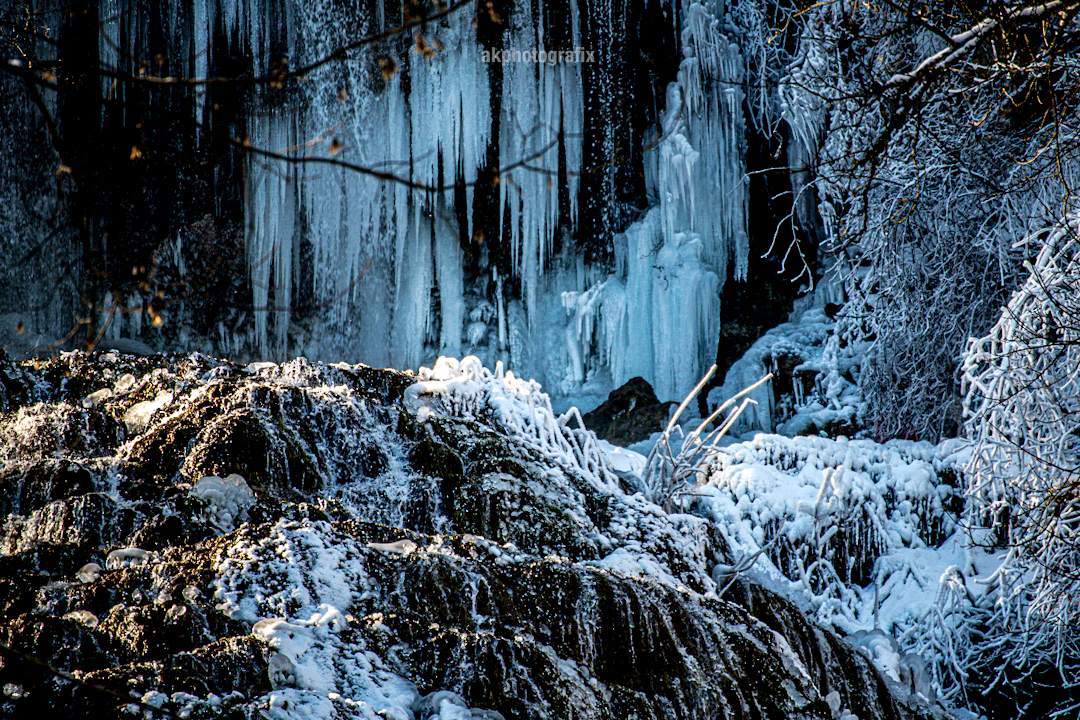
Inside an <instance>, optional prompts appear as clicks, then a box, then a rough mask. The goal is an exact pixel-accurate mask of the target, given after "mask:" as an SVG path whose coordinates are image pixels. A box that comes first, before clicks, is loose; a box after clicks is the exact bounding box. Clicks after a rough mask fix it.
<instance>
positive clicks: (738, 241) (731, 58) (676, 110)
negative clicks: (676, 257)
mask: <svg viewBox="0 0 1080 720" xmlns="http://www.w3.org/2000/svg"><path fill="white" fill-rule="evenodd" d="M685 22H686V25H685V28H684V30H683V34H682V43H683V53H684V54H685V56H686V57H685V59H684V60H683V61H682V65H681V66H680V68H679V78H678V82H677V83H675V84H674V86H673V87H669V89H668V98H667V109H666V111H665V115H664V119H663V133H664V134H663V140H662V141H661V145H660V153H659V155H660V157H659V182H660V187H659V195H660V207H661V209H662V212H663V226H662V227H663V232H664V241H665V243H671V242H673V240H674V237H675V235H676V234H677V233H696V234H697V235H698V236H699V237H700V238H701V242H702V259H703V260H704V261H705V262H706V263H707V264H708V265H710V266H711V267H713V268H714V269H715V270H716V274H717V276H718V277H719V278H720V281H721V284H722V283H723V281H724V280H726V279H727V277H728V276H729V274H730V275H731V276H733V277H734V278H735V279H737V280H742V279H745V277H746V267H747V255H748V253H749V238H748V236H747V233H746V214H747V202H748V194H747V185H746V161H745V154H746V152H745V151H746V139H745V132H746V128H745V120H744V118H743V108H742V105H743V91H742V88H741V85H742V80H743V60H742V56H741V53H740V51H739V46H738V45H736V44H735V43H734V41H732V40H730V39H729V38H728V37H727V36H726V35H725V34H723V33H722V32H720V29H719V26H720V22H719V20H717V18H716V17H715V16H714V15H713V14H712V13H711V12H710V11H709V10H707V9H706V8H705V6H703V5H701V4H700V3H693V4H691V5H690V7H689V8H688V9H687V11H686V17H685ZM731 262H733V263H734V264H733V266H732V267H731V269H730V273H729V264H730V263H731Z"/></svg>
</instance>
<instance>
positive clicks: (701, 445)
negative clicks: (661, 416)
mask: <svg viewBox="0 0 1080 720" xmlns="http://www.w3.org/2000/svg"><path fill="white" fill-rule="evenodd" d="M715 372H716V365H713V366H712V367H710V368H709V370H708V372H706V373H705V375H704V376H702V378H701V380H699V381H698V384H697V385H695V386H694V389H693V390H691V391H690V393H689V394H688V395H687V396H686V397H685V398H684V399H683V401H682V404H680V405H679V407H678V408H677V409H676V410H675V413H674V414H673V415H672V416H671V419H670V420H669V421H668V424H667V427H666V428H664V432H663V433H662V434H661V435H660V439H659V440H658V441H657V443H656V445H654V446H653V449H652V451H651V452H650V453H649V457H648V458H647V459H646V462H645V472H644V473H643V482H644V486H645V496H646V498H647V499H649V500H650V501H652V502H654V503H656V504H657V505H660V506H662V507H663V508H664V509H665V510H667V511H668V512H670V511H671V501H672V500H673V499H674V497H675V495H676V494H678V492H679V491H680V490H681V489H682V487H683V485H684V484H685V483H686V482H687V481H688V480H690V478H692V477H694V476H696V475H698V474H702V475H706V474H707V473H706V471H705V470H703V469H702V468H701V467H700V465H701V460H702V459H703V458H704V457H705V456H706V455H707V454H708V453H710V452H712V451H714V450H715V449H716V444H717V443H718V442H720V439H721V438H723V437H724V436H725V435H726V434H727V432H728V430H730V429H731V427H732V425H734V424H735V421H736V420H738V419H739V416H740V415H742V413H743V411H744V410H746V406H747V405H751V404H753V405H756V404H757V402H756V401H754V400H752V399H751V398H749V397H745V396H746V395H749V394H750V393H751V392H753V391H754V390H757V389H758V388H759V387H761V386H762V385H764V384H765V383H766V382H768V381H769V380H771V379H772V373H769V374H768V375H766V376H765V377H763V378H761V379H760V380H758V381H757V382H756V383H754V384H753V385H751V386H749V387H747V388H744V389H743V390H741V391H740V392H738V393H737V394H735V395H734V396H733V397H731V398H729V399H728V400H726V401H725V402H724V403H722V404H721V405H720V406H719V407H717V408H716V409H715V410H713V411H712V413H711V414H710V415H709V416H708V417H707V418H705V419H704V420H702V421H701V423H700V424H699V425H698V426H697V427H696V428H694V431H693V432H691V433H690V434H689V435H686V436H685V437H683V441H682V444H681V445H680V446H679V452H678V454H676V453H675V452H674V451H672V449H671V435H672V433H673V432H674V430H675V428H676V427H679V433H680V434H682V427H681V426H676V423H677V422H678V420H679V417H680V416H681V415H682V414H683V411H684V410H686V408H687V406H688V405H689V404H690V403H691V402H692V401H693V399H694V398H696V397H697V396H698V393H700V392H701V390H702V388H704V387H705V385H706V383H708V382H709V379H710V378H711V377H712V376H713V373H715ZM739 398H742V402H740V403H739V404H738V405H735V403H736V401H738V400H739ZM732 406H734V407H732ZM729 408H730V412H729V413H728V416H727V418H726V419H725V420H724V422H723V423H722V424H721V425H720V427H718V428H716V429H715V430H713V431H712V432H710V433H709V434H707V435H706V436H705V439H704V440H702V439H701V434H702V432H704V431H705V428H707V427H708V426H709V425H710V424H712V423H713V421H715V420H716V419H717V418H719V417H720V415H721V413H723V412H724V411H725V410H728V409H729Z"/></svg>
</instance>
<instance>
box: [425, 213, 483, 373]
mask: <svg viewBox="0 0 1080 720" xmlns="http://www.w3.org/2000/svg"><path fill="white" fill-rule="evenodd" d="M447 212H448V211H447V210H446V208H445V207H441V208H440V209H439V210H437V211H436V213H435V220H434V221H435V271H436V273H437V274H438V279H439V300H440V303H441V305H440V306H441V309H442V337H441V338H440V340H439V354H440V355H447V356H449V357H461V331H462V327H463V326H464V322H465V298H464V293H465V287H464V279H463V277H462V272H461V257H462V253H461V241H460V240H459V239H458V234H457V231H456V229H455V228H454V227H453V226H452V225H451V224H450V223H449V222H448V221H447V220H446V218H445V215H446V214H447ZM470 342H472V341H470ZM474 344H475V343H474Z"/></svg>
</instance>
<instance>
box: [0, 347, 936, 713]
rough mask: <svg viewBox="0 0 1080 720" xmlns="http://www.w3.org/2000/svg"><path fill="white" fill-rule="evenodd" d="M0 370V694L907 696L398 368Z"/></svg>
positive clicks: (697, 701) (636, 510)
mask: <svg viewBox="0 0 1080 720" xmlns="http://www.w3.org/2000/svg"><path fill="white" fill-rule="evenodd" d="M128 376H131V378H133V380H134V382H132V379H129V377H128ZM0 377H3V378H4V388H5V390H4V394H3V396H2V398H0V400H2V404H0V410H2V415H0V518H2V519H3V521H4V524H3V527H2V531H0V550H2V555H0V642H3V643H4V645H5V646H6V649H2V650H0V661H2V666H0V678H2V682H0V685H2V686H3V695H0V717H95V718H99V717H137V716H146V717H185V718H202V717H207V718H209V717H230V718H261V717H280V718H287V717H294V718H330V717H333V718H378V717H385V718H398V719H399V720H400V719H401V718H412V719H413V720H417V719H419V718H423V719H424V720H427V718H431V717H445V718H450V717H455V718H460V717H471V718H489V719H490V718H498V717H502V718H505V719H506V720H510V719H511V718H642V719H644V718H657V719H659V718H687V719H689V718H710V719H713V718H778V719H779V718H839V717H841V715H842V712H846V711H847V709H850V711H851V712H853V713H856V714H857V716H858V717H859V718H862V719H863V720H867V719H873V718H913V717H922V715H923V713H924V711H923V710H922V709H920V708H918V707H915V706H910V707H909V706H908V705H905V704H903V703H901V702H899V701H898V700H896V699H895V698H894V697H893V696H892V695H891V694H890V692H889V690H888V689H887V688H886V686H885V684H884V682H883V681H882V679H881V678H880V676H879V675H878V674H877V672H876V671H875V670H874V669H873V668H872V666H871V665H870V663H869V662H868V661H867V660H866V659H865V658H864V657H863V656H862V655H860V654H859V653H857V652H856V651H855V650H853V649H852V648H851V647H850V646H848V645H847V644H845V643H844V642H843V641H841V640H839V639H838V638H837V637H836V636H835V635H833V634H832V633H831V632H829V631H827V630H824V629H822V628H819V627H817V626H815V625H813V624H812V623H811V622H809V621H808V620H807V619H806V618H805V617H804V616H803V615H802V614H801V613H800V611H799V610H798V609H797V608H795V606H793V605H792V604H791V603H789V602H787V601H785V600H783V599H782V598H780V597H779V596H777V595H774V594H773V593H771V592H769V591H767V590H765V589H763V588H760V587H758V586H756V585H754V584H752V583H749V582H740V583H738V584H737V585H736V586H735V587H734V588H733V590H731V591H729V592H728V593H727V594H725V595H724V597H723V598H720V597H718V596H717V593H716V590H717V588H716V585H715V583H714V582H713V581H712V579H711V577H710V574H709V568H711V567H712V566H713V565H714V564H715V563H717V562H721V561H725V560H726V561H730V558H729V557H728V555H727V549H726V546H725V541H724V539H723V536H722V534H721V533H718V532H717V531H716V529H715V527H713V526H711V525H710V524H709V523H708V522H707V521H705V520H704V519H702V518H698V517H694V516H692V515H672V516H668V515H665V514H664V513H663V512H662V511H660V510H659V508H656V507H655V506H653V505H650V504H648V503H645V502H644V501H643V500H642V499H641V498H640V496H627V495H625V494H624V493H623V492H622V491H621V490H618V489H617V486H612V487H609V486H607V485H605V484H604V483H602V482H597V481H596V479H595V478H596V477H601V476H602V474H594V473H593V472H592V471H591V470H590V469H589V468H587V467H585V468H582V467H576V466H575V465H573V463H570V462H568V461H566V460H565V459H559V458H558V457H555V456H547V455H545V453H543V452H539V451H537V449H536V447H535V443H534V444H532V445H530V443H529V442H525V441H523V440H522V439H520V438H518V437H515V436H514V434H513V433H508V432H506V431H505V428H502V427H500V426H499V425H498V423H496V422H495V421H494V420H493V419H492V417H494V416H490V417H489V416H487V415H484V414H482V413H479V414H478V413H463V414H461V415H455V414H453V413H449V412H435V413H418V412H415V408H413V407H410V406H408V403H405V402H403V396H404V395H405V391H406V389H407V388H410V386H413V385H414V383H415V382H416V380H417V378H416V377H415V376H410V375H407V374H402V373H396V372H392V371H385V370H372V369H370V368H366V367H362V366H355V367H348V366H321V365H312V364H309V363H307V362H306V361H304V360H302V359H301V360H296V361H292V362H290V363H287V364H285V365H282V366H274V365H269V364H258V365H254V366H248V367H240V366H236V365H232V364H229V363H225V362H221V361H217V360H212V359H209V358H205V357H201V356H197V355H194V356H182V357H161V356H156V357H149V358H143V357H139V358H136V357H131V356H123V355H119V354H116V353H107V354H98V355H93V356H89V355H82V354H72V355H68V356H65V357H63V358H60V359H56V360H52V361H48V362H35V363H29V364H23V365H14V364H12V363H10V362H9V361H7V360H5V359H3V358H0ZM11 378H15V380H11ZM12 388H14V389H12ZM103 389H109V390H110V391H111V393H108V394H106V393H99V391H101V390H103ZM94 393H99V394H98V395H96V396H95V398H96V399H95V401H94V402H93V403H84V402H83V400H84V399H85V398H87V397H88V396H91V395H93V394H94ZM166 395H168V396H171V397H170V398H169V399H168V400H167V401H164V400H162V398H164V397H165V396H166ZM654 400H655V398H654ZM146 402H153V403H154V405H155V407H153V408H150V410H149V411H147V412H146V417H145V425H144V426H142V427H140V426H139V425H135V426H134V427H135V429H134V430H133V429H132V424H131V423H127V422H125V421H124V419H125V417H129V418H130V416H131V413H132V409H133V408H136V406H138V405H139V404H140V403H146ZM148 407H149V406H145V405H144V406H142V407H141V408H139V409H138V411H139V412H143V411H144V410H145V409H146V408H148ZM230 473H237V474H239V475H241V476H243V478H244V482H243V483H241V482H240V481H239V480H235V479H232V480H229V481H228V482H226V481H225V480H223V479H222V478H226V477H227V476H228V475H229V474H230ZM204 476H216V479H214V478H210V480H207V481H204V482H203V484H202V485H199V481H200V480H201V479H203V478H204ZM118 550H119V551H120V552H115V551H118ZM137 551H142V552H137ZM89 563H94V564H96V565H98V566H100V571H98V570H95V569H94V568H93V567H90V566H88V564H89ZM282 658H284V659H282ZM286 661H287V662H286ZM272 680H273V682H272ZM440 693H441V694H440ZM837 698H839V702H837ZM838 708H839V709H838Z"/></svg>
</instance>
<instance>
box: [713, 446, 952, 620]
mask: <svg viewBox="0 0 1080 720" xmlns="http://www.w3.org/2000/svg"><path fill="white" fill-rule="evenodd" d="M957 450H958V447H957V444H956V443H949V444H944V445H939V446H933V445H929V444H927V443H914V442H909V441H892V442H890V443H887V444H885V445H879V444H877V443H875V442H872V441H870V440H851V441H849V440H846V439H845V438H839V439H836V440H830V439H826V438H820V437H798V438H785V437H781V436H777V435H764V434H759V435H757V436H755V438H754V439H753V440H751V441H747V442H741V443H735V444H732V445H729V446H727V447H724V448H720V449H718V450H717V451H715V452H714V453H713V454H711V455H710V456H709V457H708V458H707V459H706V461H705V463H704V465H703V469H704V470H705V471H706V472H707V481H706V482H705V483H704V484H703V485H701V486H699V487H698V488H697V494H698V498H697V507H698V511H699V512H702V513H704V514H706V515H707V516H709V517H711V518H712V519H713V520H714V522H716V523H717V524H718V525H719V526H720V527H721V528H723V529H724V532H725V533H726V534H727V540H728V543H729V544H730V546H731V548H732V549H733V551H734V552H735V553H736V555H738V556H740V557H750V556H753V555H754V554H755V553H758V552H759V551H761V550H762V549H763V548H764V549H765V552H764V554H763V555H762V556H761V558H760V560H759V561H758V565H757V567H756V571H757V572H758V573H759V575H760V578H761V579H762V580H763V581H765V582H767V583H769V584H771V585H774V586H778V587H779V589H781V590H783V591H786V592H789V593H791V594H792V595H794V596H796V597H801V598H803V599H804V600H805V602H806V604H807V606H808V608H809V609H810V610H812V611H813V612H814V614H815V615H816V616H817V617H818V618H819V620H821V621H823V622H831V623H833V624H835V625H837V626H838V627H841V628H842V629H845V630H851V631H854V630H857V629H859V627H860V626H872V625H873V624H874V623H875V621H876V620H881V621H885V620H887V621H888V622H889V623H890V624H894V623H899V622H900V621H901V620H902V619H903V618H904V617H906V616H908V615H910V614H912V613H919V612H921V608H922V607H926V606H928V605H929V604H931V603H932V602H933V590H932V588H933V587H936V583H937V579H938V577H939V576H940V574H941V570H940V569H939V568H936V566H930V565H929V564H928V563H927V560H928V559H931V558H930V555H935V556H936V555H937V553H931V552H930V551H932V550H934V549H937V548H940V547H942V546H944V545H946V544H947V541H949V540H950V538H951V537H952V536H953V535H954V533H955V532H956V530H957V518H956V516H957V513H958V511H959V506H960V504H961V502H960V490H959V489H958V488H956V487H954V485H956V484H957V483H958V481H957V478H956V474H955V466H956V465H957V463H958V462H959V459H958V458H959V455H958V453H957V452H956V451H957ZM943 554H944V553H943ZM932 562H934V563H940V562H941V559H940V558H937V557H934V558H933V559H932ZM912 585H919V586H925V587H924V589H923V590H921V591H920V593H921V594H924V595H926V594H928V595H929V597H928V598H924V599H925V602H924V603H913V602H912V600H913V596H912V595H911V594H910V593H911V586H912Z"/></svg>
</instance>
